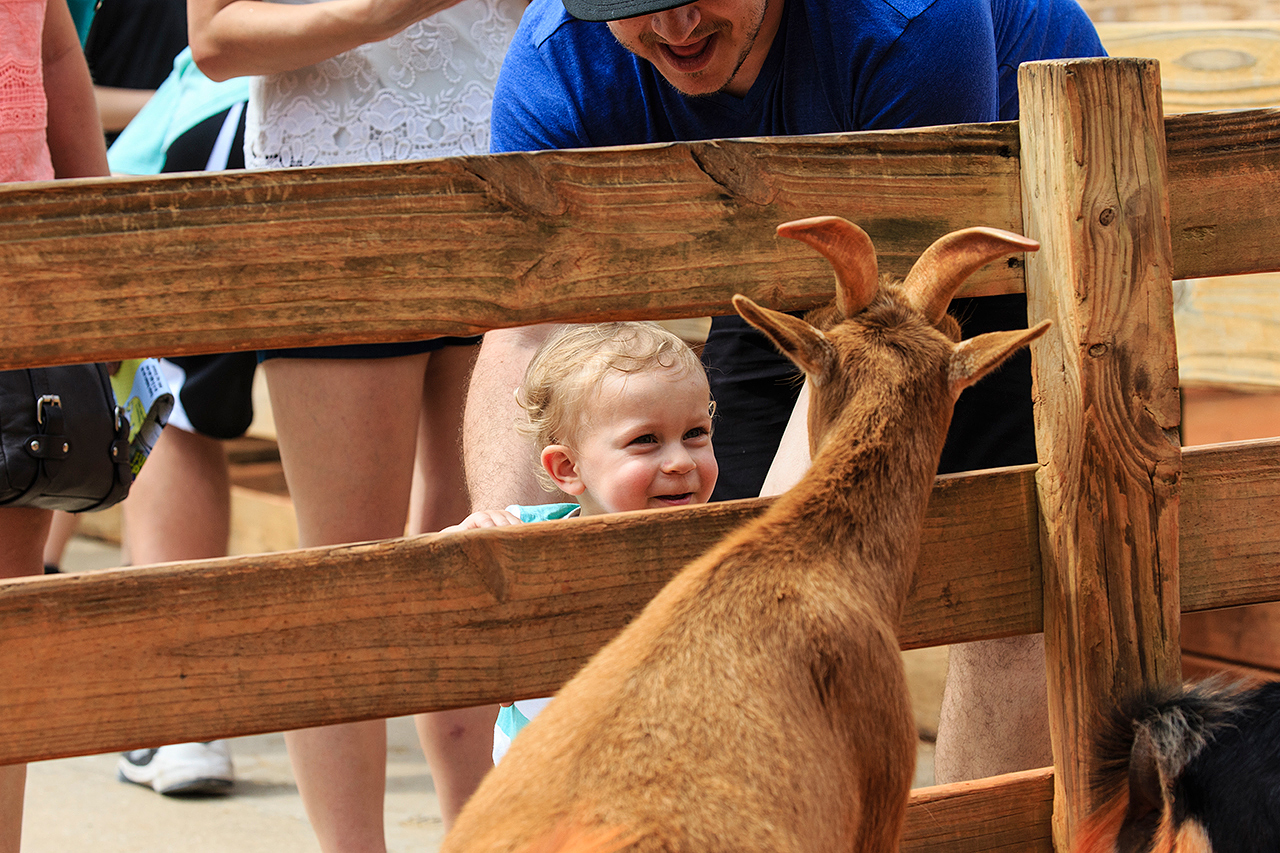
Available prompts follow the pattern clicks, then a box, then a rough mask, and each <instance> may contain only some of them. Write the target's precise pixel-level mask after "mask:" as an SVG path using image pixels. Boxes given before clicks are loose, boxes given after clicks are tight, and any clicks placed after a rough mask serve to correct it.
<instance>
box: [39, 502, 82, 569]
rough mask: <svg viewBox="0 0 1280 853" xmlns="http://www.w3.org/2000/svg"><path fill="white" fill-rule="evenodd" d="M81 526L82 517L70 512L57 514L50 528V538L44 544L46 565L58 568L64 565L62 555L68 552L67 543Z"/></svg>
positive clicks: (54, 515)
mask: <svg viewBox="0 0 1280 853" xmlns="http://www.w3.org/2000/svg"><path fill="white" fill-rule="evenodd" d="M79 526H80V516H78V515H76V514H74V513H70V512H55V513H54V514H53V524H51V525H50V527H49V536H48V538H47V539H46V540H45V543H44V564H45V565H46V566H52V567H53V568H55V569H56V568H58V567H59V566H61V565H62V554H63V552H65V551H66V550H67V543H68V542H70V541H71V537H72V536H74V535H75V532H76V528H77V527H79Z"/></svg>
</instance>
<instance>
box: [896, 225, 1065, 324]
mask: <svg viewBox="0 0 1280 853" xmlns="http://www.w3.org/2000/svg"><path fill="white" fill-rule="evenodd" d="M1039 248H1040V244H1039V243H1037V242H1036V241H1035V240H1032V239H1031V238H1030V237H1023V236H1022V235H1021V234H1014V233H1013V232H1012V231H1002V230H1001V229H999V228H965V229H962V230H960V231H952V232H951V233H950V234H947V235H945V236H943V237H939V238H938V239H937V240H936V241H934V243H933V245H932V246H930V247H929V248H927V249H925V250H924V254H922V255H921V256H920V257H919V258H918V259H917V260H916V262H915V263H914V264H913V265H912V266H911V272H909V273H907V277H906V279H905V280H904V281H903V283H902V287H903V290H905V291H906V292H907V294H908V298H909V299H910V300H911V302H912V304H914V305H915V306H916V308H918V309H919V310H920V312H921V313H922V314H924V315H925V317H926V318H928V320H929V322H930V323H932V324H933V325H934V326H937V325H938V323H939V322H941V321H942V315H944V314H946V313H947V306H948V305H950V304H951V297H952V296H954V295H955V292H956V291H957V290H959V289H960V285H962V284H964V282H965V279H967V278H968V277H969V276H971V275H973V274H974V273H975V272H977V271H978V270H979V269H981V268H982V267H984V266H986V265H987V264H989V263H991V262H992V261H994V260H995V259H996V258H998V257H1000V256H1002V255H1007V254H1009V253H1010V252H1034V251H1035V250H1036V249H1039Z"/></svg>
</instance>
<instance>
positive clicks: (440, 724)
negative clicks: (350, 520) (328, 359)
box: [409, 347, 498, 831]
mask: <svg viewBox="0 0 1280 853" xmlns="http://www.w3.org/2000/svg"><path fill="white" fill-rule="evenodd" d="M476 349H478V348H474V347H449V348H447V349H443V350H440V351H439V352H435V353H432V355H431V361H430V362H428V364H427V375H426V379H425V382H424V393H423V399H424V400H425V401H426V402H425V405H424V406H423V410H422V418H421V420H420V422H419V428H418V453H417V457H416V460H417V464H416V468H415V471H414V483H413V500H412V503H411V507H410V515H409V533H411V534H415V533H429V532H432V531H435V530H439V529H441V528H442V527H446V526H448V525H450V524H456V523H458V522H459V521H461V520H462V519H463V518H465V517H466V515H467V512H468V510H469V508H470V502H469V501H468V499H467V490H466V483H465V481H464V478H463V473H462V445H461V441H462V434H461V433H462V404H463V400H464V398H465V396H466V392H467V381H468V378H469V377H470V375H471V365H472V362H473V360H474V356H475V350H476ZM497 716H498V708H497V706H496V705H494V706H489V707H481V708H459V709H457V710H453V711H440V712H438V713H434V714H419V715H417V716H416V717H415V718H414V723H415V725H416V727H417V729H418V740H419V741H420V742H421V743H422V752H423V754H424V755H425V756H426V758H427V764H429V765H430V767H431V778H432V781H433V782H434V783H435V786H436V795H437V797H438V798H439V800H440V811H441V815H442V817H443V818H444V828H445V830H446V831H447V830H448V829H449V828H450V827H451V826H453V821H454V819H455V818H456V817H457V816H458V812H460V811H462V807H463V806H464V805H465V804H466V802H467V800H468V799H469V798H470V797H471V794H472V793H474V792H475V789H476V787H477V786H478V785H479V784H480V780H481V779H483V778H484V774H485V773H487V772H489V770H490V768H492V767H493V724H494V721H495V720H496V719H497Z"/></svg>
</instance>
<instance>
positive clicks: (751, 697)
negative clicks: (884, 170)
mask: <svg viewBox="0 0 1280 853" xmlns="http://www.w3.org/2000/svg"><path fill="white" fill-rule="evenodd" d="M778 231H779V233H780V234H783V235H785V236H788V237H792V238H795V239H797V240H800V241H802V242H804V243H806V244H808V245H810V246H812V247H813V248H815V249H817V250H818V251H819V252H821V253H822V254H823V255H824V256H825V257H826V258H827V259H828V260H829V261H830V262H831V264H832V265H833V266H834V267H835V272H836V281H837V296H836V303H835V306H834V307H833V308H831V309H826V310H824V311H821V312H817V313H818V315H820V316H821V319H820V320H817V321H816V322H818V323H819V325H820V326H821V327H822V328H821V329H819V328H817V327H815V326H813V325H810V324H809V323H808V322H806V321H804V320H799V319H796V318H794V317H791V316H788V315H786V314H781V313H778V312H776V311H771V310H769V309H766V308H762V307H760V306H758V305H756V304H755V303H754V302H752V301H751V300H749V299H746V298H745V297H742V296H737V297H735V298H734V307H735V308H736V309H737V311H738V313H740V314H741V315H742V316H743V317H744V318H745V319H746V320H747V321H748V322H749V323H751V324H752V325H753V326H756V327H757V328H759V329H760V330H761V331H762V332H764V333H765V334H766V335H768V336H769V337H770V338H771V339H772V340H773V341H774V343H775V344H777V346H778V347H779V348H780V349H781V350H782V351H783V352H784V353H786V355H787V356H788V357H790V358H791V359H792V360H793V361H794V362H795V363H796V364H797V365H799V366H800V367H801V368H802V369H803V370H804V372H805V374H806V375H807V378H808V381H809V382H810V383H811V386H812V387H811V392H812V402H811V405H810V409H809V435H810V444H811V448H812V450H813V453H814V456H813V464H812V467H811V468H810V469H809V471H808V473H807V474H806V475H805V477H804V478H803V479H802V480H801V481H800V482H799V483H798V484H797V485H796V486H795V487H794V488H792V489H791V490H790V491H788V492H787V493H786V494H784V495H782V496H781V497H779V498H778V499H777V501H776V502H775V503H774V505H773V506H772V507H771V508H770V509H769V510H768V511H767V512H766V513H765V514H764V515H762V516H761V517H760V518H758V519H757V520H755V521H754V522H752V523H749V524H747V525H745V526H744V527H743V528H741V529H740V530H738V531H736V532H735V533H733V534H731V535H729V536H728V537H727V538H726V539H725V540H724V541H723V542H721V543H720V544H718V545H716V546H715V547H714V548H712V549H711V551H709V552H708V553H707V554H706V555H704V556H703V557H702V558H700V559H698V560H696V561H695V562H693V563H692V564H690V565H689V566H688V567H686V568H685V569H684V570H683V571H682V572H681V573H680V574H679V575H677V576H676V577H675V578H674V579H673V580H672V581H671V582H670V583H669V584H668V585H667V586H666V587H665V588H664V589H663V590H662V591H661V592H660V593H659V594H658V595H657V596H656V597H655V598H654V599H653V601H652V602H650V604H649V605H648V606H647V607H646V608H645V609H644V611H643V612H642V613H641V614H640V615H639V616H638V617H637V618H636V619H635V621H634V622H632V623H631V624H630V625H629V626H628V627H627V628H626V629H625V630H624V631H623V632H622V633H621V634H619V635H618V637H617V638H615V639H614V640H613V642H611V643H610V644H609V645H607V646H606V647H605V648H604V649H603V650H601V651H600V652H599V654H597V655H596V656H595V657H594V658H593V659H592V660H591V662H590V663H588V664H587V665H586V667H585V668H584V669H583V670H582V671H581V672H580V673H579V674H578V675H577V676H576V677H575V678H574V679H573V680H572V681H570V682H569V683H568V684H567V685H566V686H565V687H564V688H563V689H562V690H561V691H560V693H559V695H558V696H557V698H556V700H555V701H554V702H552V703H551V705H550V706H548V707H547V709H546V710H544V711H543V712H542V713H541V714H540V715H539V716H538V717H537V718H536V719H534V720H533V722H532V723H530V725H529V726H528V728H526V729H525V730H524V731H523V732H522V733H521V734H520V736H519V738H517V739H516V740H515V742H514V743H513V745H512V747H511V751H510V752H509V753H508V754H507V756H506V757H505V758H504V759H503V760H502V763H501V764H499V765H498V767H496V768H495V769H494V770H493V771H492V772H491V773H490V774H489V776H488V777H487V778H486V779H485V780H484V782H483V784H482V785H481V786H480V789H479V790H478V791H477V793H476V794H475V796H474V797H473V798H472V799H471V801H470V802H469V803H468V805H467V806H466V808H465V809H464V810H463V812H462V814H461V816H460V817H459V818H458V821H457V823H456V825H455V826H454V828H453V830H452V831H451V832H450V833H449V835H448V836H447V837H446V838H445V841H444V844H443V846H442V847H441V850H442V851H443V853H455V851H480V850H483V851H535V850H536V851H541V850H553V849H568V848H572V849H603V850H613V849H622V848H627V849H631V850H637V851H640V850H643V851H659V850H661V851H746V850H762V851H763V850H768V851H841V853H848V851H854V850H856V851H891V850H897V849H898V845H899V840H900V837H901V834H902V826H903V820H904V818H905V814H906V805H907V798H908V793H909V789H910V786H911V778H912V775H913V768H914V766H915V741H916V737H915V730H914V727H913V723H912V716H911V710H910V704H909V697H908V695H907V688H906V683H905V679H904V676H903V670H902V661H901V656H900V654H899V648H898V640H897V628H898V623H899V621H900V619H901V615H902V609H903V604H904V601H905V599H906V596H907V591H908V589H909V587H910V586H911V579H912V573H913V569H914V566H915V563H916V559H917V552H918V550H919V540H920V531H921V528H922V525H923V522H924V513H925V506H926V503H927V502H928V499H929V493H930V490H931V487H932V485H933V480H934V472H935V470H936V468H937V464H938V458H939V456H940V454H941V452H942V444H943V439H944V438H945V436H946V433H947V427H948V424H949V423H950V420H951V412H952V407H953V405H954V403H955V399H956V397H957V395H958V394H959V393H960V391H961V390H962V389H964V388H965V387H967V386H968V385H970V384H972V383H973V382H975V381H977V380H978V379H979V378H980V377H981V376H983V375H984V374H986V373H987V372H989V371H990V370H991V369H992V368H994V367H995V366H996V365H998V364H999V363H1000V362H1002V361H1003V360H1004V359H1005V358H1006V357H1007V356H1008V355H1009V354H1010V353H1012V352H1013V351H1014V350H1016V349H1017V348H1019V347H1021V346H1023V345H1024V344H1026V343H1027V342H1028V341H1030V340H1032V339H1033V338H1035V337H1037V336H1039V335H1040V334H1041V333H1042V332H1043V331H1044V330H1045V328H1046V327H1047V325H1048V324H1047V323H1043V324H1041V325H1039V326H1037V327H1036V328H1034V329H1031V330H1020V331H1012V332H997V333H991V334H987V335H981V336H979V337H977V338H973V339H970V340H968V341H965V342H963V343H956V339H957V338H958V337H959V334H958V326H957V325H956V323H955V321H954V320H952V319H951V318H949V317H947V316H946V308H947V305H948V303H949V302H950V300H951V296H952V294H953V293H954V292H955V291H956V289H957V288H958V287H959V286H960V284H961V283H962V282H963V281H964V279H965V278H967V277H968V276H969V275H970V274H971V273H972V272H973V271H974V270H976V269H978V268H979V267H980V266H982V265H983V264H985V263H987V262H989V261H991V260H994V259H995V258H996V257H999V256H1001V255H1004V254H1007V253H1009V252H1010V251H1026V250H1032V249H1035V248H1037V246H1038V244H1036V243H1035V241H1032V240H1028V239H1026V238H1024V237H1019V236H1018V235H1016V234H1010V233H1008V232H1004V231H996V230H994V229H968V230H965V231H959V232H956V233H954V234H951V235H948V236H947V237H944V238H942V239H941V240H939V241H938V242H937V243H935V244H934V245H933V246H932V247H931V248H930V249H929V250H928V251H927V252H926V253H925V255H924V256H922V257H921V259H920V260H919V261H918V262H917V263H916V265H915V267H914V268H913V269H912V271H911V273H910V274H909V275H908V277H907V280H906V281H905V282H904V283H903V284H902V285H896V284H893V283H889V282H884V283H881V282H880V281H879V277H878V275H877V269H876V258H875V252H874V249H873V247H872V245H871V241H870V239H869V238H868V237H867V235H866V234H865V233H864V232H863V231H862V230H861V229H860V228H858V227H857V226H855V225H853V224H852V223H849V222H846V221H845V220H843V219H838V218H836V217H821V218H816V219H809V220H802V221H799V222H791V223H787V224H785V225H782V226H780V227H779V229H778Z"/></svg>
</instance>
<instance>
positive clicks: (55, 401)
mask: <svg viewBox="0 0 1280 853" xmlns="http://www.w3.org/2000/svg"><path fill="white" fill-rule="evenodd" d="M45 406H50V407H54V406H56V407H57V408H59V409H61V408H62V398H61V397H59V396H58V395H57V394H42V395H41V396H40V398H39V399H37V400H36V423H38V424H43V423H44V407H45Z"/></svg>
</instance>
